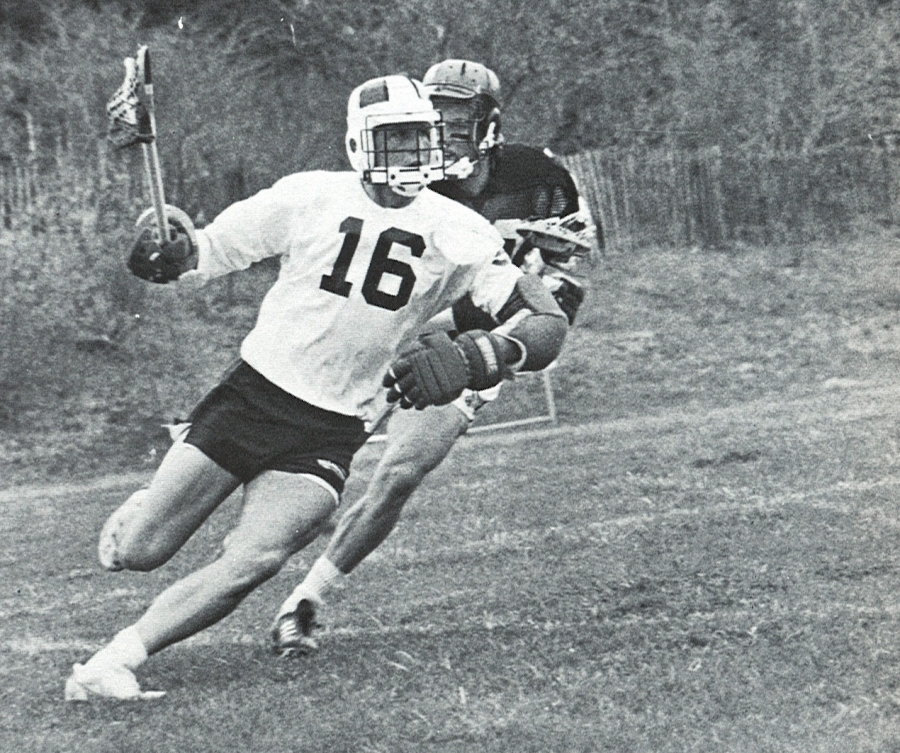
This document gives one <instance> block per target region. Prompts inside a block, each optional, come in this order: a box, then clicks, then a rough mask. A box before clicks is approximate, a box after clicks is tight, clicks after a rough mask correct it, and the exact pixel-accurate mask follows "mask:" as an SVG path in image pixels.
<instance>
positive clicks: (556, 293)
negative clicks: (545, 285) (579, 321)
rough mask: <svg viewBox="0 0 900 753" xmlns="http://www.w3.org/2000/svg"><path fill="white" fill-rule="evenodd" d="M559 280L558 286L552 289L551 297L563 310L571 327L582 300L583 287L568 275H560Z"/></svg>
mask: <svg viewBox="0 0 900 753" xmlns="http://www.w3.org/2000/svg"><path fill="white" fill-rule="evenodd" d="M559 282H560V285H559V287H558V288H556V289H555V290H553V297H554V298H555V299H556V303H557V304H558V305H559V307H560V308H561V309H562V310H563V313H564V314H565V315H566V318H567V319H568V320H569V326H570V327H571V326H572V325H573V324H574V323H575V315H576V314H577V313H578V309H579V308H580V306H581V304H582V303H583V302H584V288H583V287H582V286H581V285H579V284H578V283H577V282H575V281H574V280H570V279H569V278H568V277H560V278H559Z"/></svg>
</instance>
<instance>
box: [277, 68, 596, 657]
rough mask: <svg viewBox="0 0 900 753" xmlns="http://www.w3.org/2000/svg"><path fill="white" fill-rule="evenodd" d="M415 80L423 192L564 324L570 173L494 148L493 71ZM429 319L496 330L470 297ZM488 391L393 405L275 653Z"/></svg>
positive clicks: (574, 195) (574, 234)
mask: <svg viewBox="0 0 900 753" xmlns="http://www.w3.org/2000/svg"><path fill="white" fill-rule="evenodd" d="M423 84H424V85H425V87H426V90H427V91H428V92H429V96H430V98H431V101H432V103H433V104H434V106H435V109H437V110H439V111H440V112H441V116H442V120H443V122H444V155H445V175H447V176H448V179H445V180H442V181H439V182H435V183H432V184H431V185H430V186H429V189H430V190H433V191H436V192H438V193H441V194H443V195H444V196H447V197H449V198H452V199H454V200H456V201H457V202H459V203H461V204H464V205H466V206H468V207H470V208H472V209H474V210H476V211H477V212H479V213H480V214H482V215H483V216H484V217H486V218H487V219H489V220H491V221H492V222H493V223H494V224H495V226H496V227H497V229H498V230H499V231H500V233H501V235H503V236H504V239H505V248H506V250H507V253H509V255H510V256H511V257H512V258H513V261H514V262H515V263H516V264H517V265H518V266H520V267H522V268H523V269H524V270H527V271H528V272H531V273H536V274H539V275H541V276H542V277H543V279H544V282H545V285H546V286H547V287H548V288H549V289H550V290H551V292H553V294H554V297H555V298H556V300H557V303H558V304H559V305H560V308H562V309H563V311H564V312H565V313H566V315H567V317H568V318H569V321H570V323H571V322H572V321H573V320H574V318H575V314H576V312H577V310H578V307H579V305H580V303H581V301H582V299H583V290H582V287H581V285H580V284H578V282H577V281H576V280H574V279H573V278H571V277H570V276H569V275H568V274H567V272H569V271H571V269H572V267H573V266H574V265H575V263H576V262H577V260H578V259H579V258H580V257H583V256H585V255H587V254H589V253H591V251H592V250H593V249H594V248H595V247H596V245H597V244H596V239H597V237H598V236H597V230H596V228H595V227H594V225H593V223H592V222H591V220H590V215H589V213H587V212H586V211H585V210H584V208H583V207H582V203H581V200H580V198H579V194H578V190H577V188H576V186H575V182H574V181H573V179H572V176H571V175H570V174H569V172H568V171H567V170H566V169H565V168H564V167H563V166H562V165H560V164H559V163H558V162H557V161H556V160H554V159H553V158H552V157H551V156H549V155H548V154H546V153H545V152H543V151H541V150H540V149H535V148H533V147H529V146H523V145H518V144H510V145H505V144H504V143H503V136H502V134H501V131H500V106H499V89H500V84H499V81H498V79H497V76H496V75H495V74H494V73H493V71H491V70H489V69H488V68H485V67H484V66H483V65H480V64H478V63H473V62H470V61H464V60H446V61H444V62H442V63H438V64H437V65H435V66H433V67H432V68H431V69H430V70H429V71H428V72H427V73H426V74H425V77H424V79H423ZM433 324H434V325H435V326H440V327H442V328H443V329H447V330H455V331H468V330H470V329H475V328H477V329H483V328H487V329H492V330H494V331H495V332H502V331H503V327H502V326H500V327H499V328H498V323H497V322H496V321H492V320H491V319H490V317H489V316H487V317H486V316H485V315H484V314H483V312H482V311H481V309H480V308H479V307H478V306H477V305H476V302H475V301H473V300H472V298H471V297H466V298H463V299H462V300H460V301H458V302H457V303H456V304H455V305H454V306H453V308H452V310H450V311H447V312H444V314H443V316H439V317H438V318H437V319H436V320H434V321H433ZM497 394H499V389H497V388H491V389H490V390H482V391H473V390H466V392H465V393H464V394H463V395H462V396H460V398H458V399H457V400H456V401H454V402H453V403H451V404H450V405H445V406H439V407H429V408H427V409H426V410H424V411H403V412H399V411H395V412H394V414H393V415H392V416H391V418H390V422H389V424H388V428H387V443H386V447H385V451H384V454H383V455H382V457H381V460H380V462H379V463H378V466H377V468H376V469H375V472H374V474H373V476H372V479H371V481H370V482H369V485H368V488H367V489H366V492H365V494H364V496H363V497H362V498H360V500H359V501H357V502H356V503H355V504H354V505H353V506H352V507H351V508H349V509H348V510H347V512H346V513H345V514H344V515H343V516H342V517H341V519H340V521H339V522H338V524H337V528H336V530H335V532H334V534H333V536H332V538H331V541H330V542H329V543H328V546H327V548H326V550H325V552H324V553H323V554H322V556H320V557H319V559H318V560H317V561H316V562H315V563H314V564H313V566H312V568H311V569H310V571H309V573H308V574H307V576H306V578H305V579H304V580H303V582H302V583H301V584H300V585H299V586H297V588H296V589H295V590H294V592H293V593H292V594H291V596H290V597H288V599H287V600H286V601H285V602H284V603H283V604H282V606H281V608H280V609H279V611H278V614H277V616H276V619H275V623H274V625H273V629H272V641H273V650H274V651H275V652H276V653H277V654H279V655H282V656H285V655H291V654H303V653H307V652H308V651H309V650H311V649H313V648H315V640H314V639H313V638H312V636H311V633H312V631H313V629H314V627H315V626H316V623H315V614H316V609H317V607H319V606H321V604H322V603H323V597H324V595H325V593H326V592H327V591H328V590H329V588H330V587H332V586H334V585H336V584H337V583H338V582H339V581H340V580H341V579H342V578H343V577H344V576H345V575H346V574H348V573H350V572H351V571H352V570H353V568H355V567H356V565H358V564H359V563H360V562H361V561H362V560H363V559H364V558H365V557H366V556H367V555H368V554H370V553H371V552H372V551H374V549H375V548H376V547H377V546H378V545H379V544H380V543H381V542H382V541H383V540H384V539H385V538H386V537H387V536H388V534H389V533H390V532H391V531H392V530H393V528H394V526H395V525H396V523H397V521H398V519H399V516H400V513H401V510H402V509H403V506H404V505H405V504H406V502H407V500H408V499H409V498H410V496H411V495H412V493H413V492H414V491H415V489H416V488H417V487H418V486H419V484H420V483H421V482H422V480H423V479H424V478H425V476H426V475H427V474H428V473H430V472H431V471H432V470H433V469H434V468H435V467H437V465H438V464H439V463H441V462H442V461H443V459H444V458H445V457H446V456H447V454H448V453H449V452H450V449H451V448H452V447H453V445H454V443H455V442H456V440H457V439H458V438H459V437H460V436H462V435H463V434H464V433H465V432H466V430H467V429H468V427H469V425H470V424H471V422H472V421H473V420H474V418H475V413H476V411H477V410H478V409H479V408H480V407H482V406H483V405H484V404H485V403H487V402H488V401H490V400H492V399H494V398H495V397H496V396H497Z"/></svg>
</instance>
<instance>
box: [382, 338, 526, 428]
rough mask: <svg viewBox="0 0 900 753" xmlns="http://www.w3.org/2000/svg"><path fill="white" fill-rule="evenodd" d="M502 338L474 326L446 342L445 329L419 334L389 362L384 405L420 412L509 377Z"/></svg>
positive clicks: (508, 346) (447, 339) (509, 371)
mask: <svg viewBox="0 0 900 753" xmlns="http://www.w3.org/2000/svg"><path fill="white" fill-rule="evenodd" d="M504 343H509V341H508V340H504V338H500V337H497V336H496V335H492V334H491V333H490V332H485V331H484V330H480V329H475V330H471V331H470V332H463V333H462V334H460V335H459V336H458V337H457V338H456V340H451V339H450V337H449V335H447V333H445V332H436V333H433V334H429V335H423V336H422V337H420V338H419V339H418V340H416V342H415V343H413V345H412V346H410V347H409V348H407V349H406V350H404V351H403V352H402V353H401V354H400V355H399V356H398V358H397V360H396V361H394V363H393V364H392V365H391V368H390V369H389V370H388V373H387V374H386V375H385V377H384V380H383V384H384V386H385V387H387V388H388V394H387V400H388V402H389V403H396V402H398V401H399V403H400V407H401V408H416V409H417V410H422V409H424V408H427V407H428V406H429V405H446V404H447V403H451V402H453V401H454V400H455V399H456V398H457V397H459V395H460V394H461V393H462V391H463V390H464V389H465V388H467V387H468V388H470V389H474V390H486V389H488V388H489V387H493V386H495V385H496V384H499V383H500V382H501V381H502V380H503V379H504V378H506V377H507V376H510V375H511V373H512V372H511V370H510V367H509V366H508V364H507V361H506V352H507V350H508V349H509V348H512V349H513V350H514V351H516V356H518V355H520V354H519V353H518V348H517V347H516V346H514V345H511V344H507V345H506V346H504Z"/></svg>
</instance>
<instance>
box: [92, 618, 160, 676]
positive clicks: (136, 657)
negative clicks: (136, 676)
mask: <svg viewBox="0 0 900 753" xmlns="http://www.w3.org/2000/svg"><path fill="white" fill-rule="evenodd" d="M145 661H147V649H146V648H145V646H144V642H143V641H142V640H141V636H140V635H138V631H137V630H136V629H135V627H134V625H131V626H130V627H127V628H125V629H124V630H120V631H119V632H118V633H116V635H115V636H114V637H113V639H112V640H111V641H110V642H109V643H108V644H107V645H106V646H104V647H103V648H101V649H100V650H99V651H98V652H97V653H96V654H94V655H93V656H92V657H91V658H90V659H89V661H88V663H89V664H90V663H91V662H109V663H111V664H118V665H124V666H126V667H128V669H137V668H138V667H139V666H141V664H143V663H144V662H145Z"/></svg>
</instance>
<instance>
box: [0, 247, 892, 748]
mask: <svg viewBox="0 0 900 753" xmlns="http://www.w3.org/2000/svg"><path fill="white" fill-rule="evenodd" d="M898 271H900V242H897V240H896V239H893V238H889V237H877V238H873V239H869V240H866V241H858V242H854V243H849V244H846V245H841V246H838V245H834V246H831V247H827V248H819V247H813V246H806V247H802V248H781V249H739V250H734V251H732V252H730V253H712V252H703V253H699V252H691V251H688V250H685V251H679V252H656V253H653V252H642V253H640V254H634V255H633V256H630V257H614V258H608V259H606V260H604V261H602V262H601V263H600V264H599V265H598V267H597V268H596V269H595V270H594V273H593V278H594V279H593V280H592V284H593V293H592V296H591V298H590V300H589V302H588V304H586V308H585V310H584V311H583V312H582V315H581V318H580V321H579V326H578V327H577V328H576V330H575V331H574V332H573V333H572V335H571V337H570V342H569V345H568V348H567V351H566V353H565V355H564V357H563V358H562V359H561V363H560V366H559V368H558V369H557V370H556V371H555V372H554V374H553V379H554V382H555V383H556V384H557V400H558V407H559V411H560V424H559V426H555V427H554V426H549V425H546V426H541V427H539V428H534V429H531V430H527V431H518V432H510V431H501V432H484V433H480V434H475V435H472V436H470V437H467V438H465V439H464V440H462V441H461V442H460V443H459V444H458V445H457V447H456V448H455V449H454V451H453V453H452V454H451V456H450V458H448V460H447V462H446V463H445V464H444V465H442V466H441V467H440V468H438V469H437V470H436V471H435V472H434V473H433V474H432V476H431V477H430V478H429V479H428V480H427V482H426V484H425V485H424V486H423V487H422V488H421V490H420V491H419V493H418V494H417V496H416V497H415V498H414V500H413V501H412V502H411V503H410V505H409V507H408V509H407V511H406V513H405V516H404V519H403V520H402V521H401V524H400V526H399V528H398V530H397V531H395V532H394V534H393V535H392V536H391V538H389V539H388V541H387V542H386V543H385V544H384V546H383V547H382V548H381V549H380V550H378V551H377V552H376V553H375V554H374V555H373V556H372V557H371V558H370V559H369V560H367V561H366V562H365V563H363V564H362V565H361V566H360V567H359V569H358V570H357V571H356V572H355V573H354V574H353V575H352V576H351V578H349V579H348V581H347V587H346V588H345V589H344V590H343V592H341V593H339V594H338V595H336V597H335V599H334V600H333V602H332V603H331V604H330V605H329V606H328V608H327V609H326V610H325V612H324V614H323V615H322V616H323V617H324V619H325V621H326V622H327V629H326V631H325V632H324V633H323V635H322V639H321V641H320V643H321V649H320V651H319V652H318V653H316V654H315V655H313V656H311V657H307V658H305V659H302V660H298V661H292V662H286V661H276V660H274V659H273V658H272V657H271V656H270V655H269V654H268V653H267V650H266V649H267V645H266V639H267V635H266V632H267V628H268V625H269V624H270V620H271V618H272V615H273V610H274V609H275V608H276V607H277V605H278V604H279V603H280V601H281V599H282V598H283V596H284V595H285V594H286V593H287V592H288V591H289V590H290V589H291V588H292V586H293V585H294V584H295V583H296V581H297V580H298V579H299V577H301V575H302V573H303V572H304V571H305V568H306V567H307V566H308V565H309V564H310V563H311V562H312V560H313V558H314V557H315V556H316V555H317V554H318V553H319V552H320V551H321V549H322V547H323V545H324V542H322V541H319V542H316V543H314V544H313V545H312V546H311V547H310V548H309V549H308V550H307V551H305V552H303V553H302V554H301V555H300V556H298V557H297V558H296V560H295V561H294V562H292V563H291V564H290V565H289V566H288V567H287V568H286V569H285V571H284V572H282V573H281V574H280V575H279V576H277V577H276V578H275V579H273V580H272V581H271V582H269V583H267V584H266V585H265V586H264V587H262V588H261V589H259V591H257V592H256V593H255V594H253V595H252V596H251V597H249V598H248V599H247V601H246V602H245V603H244V604H243V605H242V606H241V608H240V609H239V610H238V611H237V612H236V613H235V614H234V615H232V616H231V617H230V618H228V619H227V620H225V621H224V622H223V623H221V624H220V625H218V626H216V627H214V628H212V629H210V630H209V631H206V632H205V633H203V634H201V635H199V636H197V637H196V638H194V639H192V640H190V641H188V642H186V643H184V644H182V645H179V646H176V647H173V648H171V649H168V650H166V651H164V652H162V653H161V654H159V655H158V656H155V657H153V658H151V659H150V661H149V662H148V663H147V664H146V665H145V666H144V667H143V668H142V669H141V670H140V673H139V676H140V679H141V682H142V685H143V686H144V687H145V688H147V689H156V688H161V689H165V690H167V691H168V695H167V696H166V698H165V699H163V700H161V701H158V702H156V703H124V702H120V703H116V702H107V703H92V704H70V705H66V704H64V703H63V702H62V687H63V681H64V678H65V677H66V675H67V674H68V672H69V669H70V666H71V664H72V662H74V661H79V660H83V659H84V658H86V656H87V655H88V654H89V653H91V652H92V651H93V650H94V649H96V648H97V647H99V646H100V645H102V644H103V643H104V642H105V641H106V640H108V638H109V637H110V636H111V635H112V634H113V633H114V632H115V631H116V630H118V629H119V628H121V627H123V626H124V625H126V624H128V623H130V622H132V621H133V620H134V619H136V618H137V616H138V615H139V614H140V613H141V611H142V610H143V608H144V607H145V606H146V605H147V604H148V603H149V601H150V600H151V599H152V597H153V596H154V595H155V594H156V593H157V592H158V591H159V590H161V589H162V588H163V587H165V586H166V585H167V584H169V583H171V582H172V581H173V580H174V579H175V578H177V577H178V576H179V575H181V574H183V573H185V572H187V571H188V570H190V569H192V568H193V567H195V566H196V565H197V564H199V563H200V562H203V561H205V560H206V559H208V558H209V557H210V556H211V555H212V554H213V553H214V552H215V551H216V547H217V545H218V542H219V541H220V540H221V537H222V536H223V535H224V533H225V532H226V531H227V529H228V527H229V525H230V523H231V522H232V521H233V520H234V518H235V515H236V514H237V500H236V499H232V500H230V501H229V502H228V503H226V505H225V506H224V507H223V509H221V510H220V511H219V512H217V513H216V515H215V516H214V517H213V519H212V520H211V521H210V523H209V525H207V527H205V528H204V529H202V530H201V531H200V532H199V533H198V534H197V536H196V537H195V538H194V539H193V540H191V541H190V542H189V543H188V545H187V546H186V547H185V549H184V550H183V551H182V552H181V553H179V555H177V556H176V557H175V558H174V559H173V560H172V561H171V562H170V563H169V564H167V565H166V566H164V567H163V568H161V569H160V570H159V571H157V572H154V573H151V574H130V573H124V574H109V573H104V572H101V571H100V570H99V568H98V566H96V565H95V559H94V557H95V555H94V551H95V542H96V536H97V533H98V531H99V528H100V526H101V524H102V522H103V520H104V519H105V516H106V515H107V514H108V513H109V512H110V511H111V510H112V509H114V508H115V507H116V506H117V505H118V504H119V503H120V502H121V500H122V499H123V498H124V497H125V496H126V495H127V494H128V493H129V492H130V491H131V490H132V489H134V488H135V487H136V486H137V485H138V484H140V483H141V482H142V481H143V480H145V479H146V478H147V473H148V472H147V471H136V472H135V473H133V474H131V475H124V476H123V475H117V476H107V477H98V478H95V479H77V480H74V481H73V480H70V479H69V480H67V479H59V483H55V484H51V485H47V486H40V487H34V486H29V487H26V488H22V487H14V486H9V487H8V488H6V489H5V490H2V491H0V514H2V519H3V534H2V539H0V540H2V542H3V546H2V548H0V576H2V578H0V583H2V585H0V589H2V591H0V750H2V751H4V752H5V751H16V752H17V753H30V752H31V751H34V752H37V751H41V752H42V753H43V752H45V751H60V753H62V752H66V753H81V752H85V753H86V752H91V753H94V752H100V751H104V752H107V751H108V752H109V753H113V751H116V752H119V751H126V752H127V751H146V752H148V753H149V752H151V751H173V752H174V751H179V753H180V752H183V751H215V752H216V753H228V752H229V751H253V752H254V753H257V752H270V751H271V752H275V751H295V750H296V751H300V750H302V751H352V752H356V751H359V752H363V751H371V752H374V751H379V752H382V751H383V752H384V753H387V752H388V751H442V752H443V751H454V752H456V751H459V752H460V753H463V752H468V751H517V752H521V753H525V752H527V751H559V752H560V753H563V752H565V753H569V752H572V751H584V752H585V753H587V752H593V751H623V752H627V753H633V752H636V751H652V752H654V753H656V752H659V753H663V752H666V753H684V752H686V751H703V752H704V753H708V752H710V751H735V752H745V751H746V752H752V753H757V752H759V753H763V752H769V751H772V752H774V751H798V752H803V753H816V752H824V751H829V752H832V751H833V752H834V753H853V752H862V751H870V752H871V753H888V752H889V751H900V622H898V618H900V597H898V593H900V545H898V543H897V537H898V534H900V516H898V504H897V495H898V493H900V453H898V439H900V430H898V419H900V380H898V377H897V373H898V367H900V276H898ZM539 398H540V388H539V384H538V382H537V380H522V381H521V382H520V383H518V384H516V385H515V386H514V388H513V389H512V390H508V391H507V393H506V395H505V396H504V398H503V399H502V401H501V402H500V403H499V404H498V405H496V406H492V407H491V414H490V415H488V416H487V417H486V418H485V419H484V420H486V421H487V420H501V419H503V418H507V417H515V416H516V415H517V409H516V408H515V407H514V406H513V405H512V403H514V402H517V403H521V404H525V405H527V406H529V407H528V410H537V409H538V408H539V402H540V400H539ZM518 410H519V412H521V409H518ZM379 452H380V446H379V445H371V446H369V447H367V448H365V449H364V450H363V451H362V453H361V454H360V456H359V458H358V461H357V464H356V465H355V467H354V475H353V477H352V478H351V483H350V485H349V487H348V493H347V498H348V499H355V498H356V496H357V495H358V494H359V493H360V492H361V489H362V485H363V482H364V481H365V479H366V477H367V475H368V471H369V470H370V469H371V467H372V465H373V463H374V462H375V461H376V459H377V457H378V453H379Z"/></svg>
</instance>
